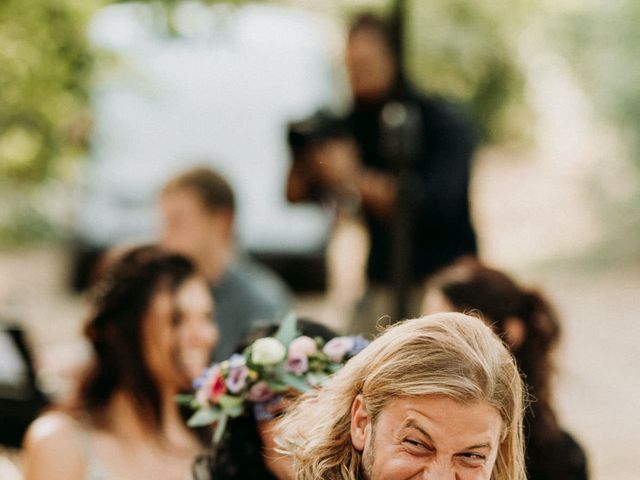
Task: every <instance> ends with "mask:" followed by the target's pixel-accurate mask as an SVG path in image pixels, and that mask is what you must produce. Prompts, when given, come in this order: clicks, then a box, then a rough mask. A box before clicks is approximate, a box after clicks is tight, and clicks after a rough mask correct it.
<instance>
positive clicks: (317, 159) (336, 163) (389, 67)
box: [287, 15, 477, 330]
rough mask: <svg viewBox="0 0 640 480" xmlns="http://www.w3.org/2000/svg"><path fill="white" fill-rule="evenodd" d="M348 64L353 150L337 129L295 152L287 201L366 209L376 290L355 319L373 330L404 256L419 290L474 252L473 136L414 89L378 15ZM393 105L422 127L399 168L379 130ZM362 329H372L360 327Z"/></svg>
mask: <svg viewBox="0 0 640 480" xmlns="http://www.w3.org/2000/svg"><path fill="white" fill-rule="evenodd" d="M346 63H347V67H348V71H349V78H350V83H351V88H352V92H353V99H354V105H353V109H352V111H351V113H350V114H349V116H348V118H347V119H346V126H345V128H346V131H348V132H349V133H350V135H351V142H350V141H349V138H347V136H346V135H345V134H344V132H342V131H340V132H338V131H337V130H336V129H333V134H332V135H331V136H332V137H333V138H331V139H328V140H327V138H326V137H327V136H326V135H325V138H323V139H322V140H327V141H323V142H318V141H315V142H312V144H311V147H310V148H309V149H306V151H304V152H303V153H300V151H301V149H300V148H298V149H297V150H298V155H296V148H295V146H293V145H292V147H294V148H293V150H294V157H296V156H297V157H298V158H299V159H298V160H297V161H294V167H292V169H291V172H290V178H289V182H288V192H287V193H288V198H289V200H290V201H300V200H304V199H305V198H306V199H311V198H312V197H313V195H312V193H313V192H317V191H322V192H323V194H324V196H328V195H327V193H328V192H330V193H332V194H333V195H334V196H337V197H338V199H339V202H341V203H343V204H344V203H345V200H344V199H345V198H347V199H350V200H349V201H347V202H346V203H347V204H351V205H353V204H358V205H360V206H361V210H362V212H363V214H364V219H365V222H366V226H367V230H368V232H369V236H370V241H371V249H370V253H369V259H368V265H367V276H368V279H369V283H370V287H371V288H370V289H369V293H368V297H367V298H366V299H365V301H364V302H363V306H362V308H363V311H362V312H361V314H360V315H359V318H364V319H365V322H369V323H370V321H371V319H376V318H379V316H381V315H385V314H390V313H392V310H393V308H392V306H391V302H390V300H391V296H390V295H389V293H390V290H389V288H388V286H390V285H392V284H394V283H396V284H397V278H394V277H395V276H397V275H396V273H397V268H396V267H398V265H397V263H398V260H397V258H396V257H397V255H395V253H397V252H398V251H400V252H402V251H403V249H404V250H406V251H408V252H409V254H408V255H405V256H404V258H405V260H403V261H404V262H406V264H407V265H403V266H404V267H406V268H405V270H406V273H405V276H406V277H409V283H411V282H415V283H419V282H421V281H422V280H423V279H424V278H425V277H426V276H428V275H429V274H430V273H431V272H433V271H435V270H437V269H438V268H439V267H442V266H444V265H447V264H449V263H450V262H451V261H453V260H454V259H455V258H457V257H459V256H461V255H465V254H475V253H476V250H477V247H476V238H475V233H474V230H473V227H472V225H471V220H470V213H469V199H468V188H469V179H470V173H471V159H472V155H473V151H474V135H473V131H472V128H471V126H470V125H469V123H468V122H467V121H466V119H465V118H464V117H463V116H461V115H460V114H459V113H458V112H457V111H456V110H455V109H454V108H453V107H452V106H451V105H450V104H448V103H446V102H444V101H443V100H440V99H436V98H430V97H426V96H424V95H422V94H420V93H418V92H416V91H415V90H414V89H412V88H411V86H410V85H408V83H407V82H406V81H405V80H404V76H403V74H402V70H401V66H400V62H399V59H398V58H397V54H396V50H395V48H394V43H393V41H392V31H391V29H390V27H389V25H387V24H386V23H385V22H384V21H382V20H380V19H378V18H377V17H374V16H371V15H364V16H362V17H360V18H359V19H357V20H356V21H355V22H354V24H353V26H352V27H351V30H350V32H349V38H348V44H347V49H346ZM394 103H400V104H402V105H406V106H409V107H410V108H411V109H412V111H413V112H415V115H414V116H415V117H417V120H418V121H417V122H416V123H415V124H416V125H417V127H416V129H417V134H416V135H415V137H416V138H417V142H415V143H416V145H415V148H414V151H415V154H414V155H412V156H411V158H410V159H409V162H405V164H402V165H401V164H400V162H398V161H397V158H396V159H394V158H393V154H392V155H389V153H388V150H389V148H387V149H386V150H387V151H385V148H384V147H385V146H386V147H389V145H385V139H386V138H387V137H386V135H387V133H388V132H387V131H385V129H384V128H383V127H382V126H381V125H382V124H383V121H382V117H383V112H384V111H385V107H387V106H388V105H390V104H394ZM294 128H295V125H294ZM387 143H389V142H387ZM329 146H330V147H329ZM300 158H302V160H300ZM296 164H297V165H296ZM400 178H402V179H403V180H402V181H403V182H404V183H403V185H402V187H403V190H402V192H404V193H403V195H404V196H403V197H402V198H403V202H402V206H401V208H399V206H400V202H399V199H400V193H399V192H400V190H401V184H400ZM305 185H306V187H305ZM316 196H317V195H316ZM340 199H341V200H340ZM398 214H403V215H404V216H405V217H406V223H407V225H406V227H407V230H406V232H407V233H406V235H405V241H404V245H397V244H394V242H396V239H395V238H394V231H395V226H396V223H394V222H396V220H397V217H398ZM396 243H397V242H396ZM394 262H395V263H394ZM378 287H381V288H378ZM413 297H414V298H415V302H414V301H412V300H413V298H411V299H409V308H408V314H409V315H412V314H416V313H417V307H418V302H419V299H420V297H421V295H420V294H419V293H418V292H415V293H414V294H413ZM396 320H397V319H396ZM369 328H370V325H369ZM366 329H367V325H366V324H360V325H357V328H356V330H366Z"/></svg>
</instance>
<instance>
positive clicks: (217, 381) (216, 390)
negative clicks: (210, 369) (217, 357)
mask: <svg viewBox="0 0 640 480" xmlns="http://www.w3.org/2000/svg"><path fill="white" fill-rule="evenodd" d="M225 393H227V387H226V385H225V384H224V379H223V378H222V375H221V374H220V370H219V369H218V370H217V371H216V372H215V375H214V376H213V378H212V379H211V387H210V388H209V400H210V401H211V403H216V402H217V401H218V398H220V395H224V394H225Z"/></svg>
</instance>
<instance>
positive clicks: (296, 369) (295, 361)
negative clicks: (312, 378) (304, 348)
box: [285, 353, 309, 375]
mask: <svg viewBox="0 0 640 480" xmlns="http://www.w3.org/2000/svg"><path fill="white" fill-rule="evenodd" d="M285 369H286V370H287V371H288V372H291V373H293V374H295V375H302V374H303V373H304V372H306V371H307V370H309V358H308V357H307V356H306V355H305V354H303V353H302V354H293V355H291V354H290V355H289V358H288V360H287V366H286V367H285Z"/></svg>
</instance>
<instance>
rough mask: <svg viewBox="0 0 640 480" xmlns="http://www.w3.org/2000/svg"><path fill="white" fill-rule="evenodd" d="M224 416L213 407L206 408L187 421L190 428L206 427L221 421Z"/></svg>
mask: <svg viewBox="0 0 640 480" xmlns="http://www.w3.org/2000/svg"><path fill="white" fill-rule="evenodd" d="M222 416H223V415H222V414H221V413H220V411H219V410H216V409H214V408H211V407H205V408H201V409H200V410H198V411H197V412H196V413H194V414H193V415H192V416H191V418H189V420H188V421H187V425H189V426H190V427H204V426H207V425H211V424H212V423H214V422H216V421H219V420H220V418H221V417H222Z"/></svg>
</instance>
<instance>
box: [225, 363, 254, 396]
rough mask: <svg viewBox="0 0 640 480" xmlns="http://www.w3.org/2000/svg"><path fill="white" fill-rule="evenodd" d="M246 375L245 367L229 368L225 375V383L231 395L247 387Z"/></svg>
mask: <svg viewBox="0 0 640 480" xmlns="http://www.w3.org/2000/svg"><path fill="white" fill-rule="evenodd" d="M248 375H249V369H248V368H247V366H246V365H240V366H238V367H231V368H230V369H229V374H228V375H227V381H226V382H225V383H226V385H227V388H228V389H229V391H230V392H231V393H238V392H240V391H241V390H242V389H244V387H246V386H247V376H248Z"/></svg>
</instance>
